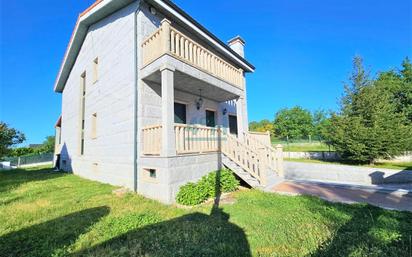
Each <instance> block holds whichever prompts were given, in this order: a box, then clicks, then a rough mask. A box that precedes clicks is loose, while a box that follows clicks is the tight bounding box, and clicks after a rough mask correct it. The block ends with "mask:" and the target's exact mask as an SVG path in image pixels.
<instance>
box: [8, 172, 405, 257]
mask: <svg viewBox="0 0 412 257" xmlns="http://www.w3.org/2000/svg"><path fill="white" fill-rule="evenodd" d="M212 177H213V176H212ZM210 179H211V178H210V177H208V178H205V180H210ZM114 189H116V187H113V186H110V185H107V184H102V183H98V182H93V181H89V180H86V179H82V178H80V177H78V176H75V175H72V174H67V173H60V172H55V171H52V170H51V169H49V168H47V167H43V168H37V169H15V170H11V171H0V256H30V257H35V256H42V257H46V256H68V255H70V256H394V257H395V256H411V252H412V213H410V212H398V211H391V210H384V209H380V208H377V207H373V206H370V205H365V204H354V205H345V204H337V203H329V202H326V201H323V200H321V199H319V198H315V197H308V196H295V197H294V196H284V195H278V194H273V193H264V192H260V191H257V190H249V189H243V190H237V191H235V192H232V193H229V198H230V199H231V200H232V201H230V202H228V201H224V200H223V199H222V200H221V201H220V203H219V204H218V205H216V202H213V201H206V202H205V203H204V204H201V205H196V206H194V207H185V208H179V207H177V206H168V205H163V204H161V203H159V202H156V201H153V200H149V199H146V198H144V197H142V196H139V195H137V194H134V193H126V194H123V195H116V194H114V193H113V190H114Z"/></svg>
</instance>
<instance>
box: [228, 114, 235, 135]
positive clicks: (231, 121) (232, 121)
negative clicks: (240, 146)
mask: <svg viewBox="0 0 412 257" xmlns="http://www.w3.org/2000/svg"><path fill="white" fill-rule="evenodd" d="M229 132H230V134H235V135H237V117H236V116H235V115H229Z"/></svg>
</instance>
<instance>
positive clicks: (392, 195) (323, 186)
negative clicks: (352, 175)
mask: <svg viewBox="0 0 412 257" xmlns="http://www.w3.org/2000/svg"><path fill="white" fill-rule="evenodd" d="M398 188H399V187H398ZM400 188H403V189H397V188H396V187H395V186H394V185H391V186H388V187H383V186H379V187H374V186H354V185H338V184H328V183H317V182H308V181H285V182H282V183H280V184H278V185H276V186H274V187H273V188H272V192H278V193H286V194H293V195H297V194H298V195H299V194H303V195H314V196H318V197H320V198H322V199H325V200H327V201H331V202H342V203H356V202H358V203H369V204H372V205H375V206H379V207H382V208H385V209H394V210H402V211H411V212H412V190H409V187H406V188H405V185H403V186H402V187H400Z"/></svg>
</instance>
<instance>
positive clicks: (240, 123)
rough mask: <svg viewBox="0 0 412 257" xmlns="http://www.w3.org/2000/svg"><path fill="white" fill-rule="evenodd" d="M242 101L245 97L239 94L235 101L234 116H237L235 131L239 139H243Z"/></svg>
mask: <svg viewBox="0 0 412 257" xmlns="http://www.w3.org/2000/svg"><path fill="white" fill-rule="evenodd" d="M244 102H245V98H244V97H243V96H240V97H239V98H238V99H237V101H236V118H237V133H238V135H237V136H238V138H239V140H241V141H243V132H245V128H244V118H245V117H244V108H243V107H244V105H245V104H244Z"/></svg>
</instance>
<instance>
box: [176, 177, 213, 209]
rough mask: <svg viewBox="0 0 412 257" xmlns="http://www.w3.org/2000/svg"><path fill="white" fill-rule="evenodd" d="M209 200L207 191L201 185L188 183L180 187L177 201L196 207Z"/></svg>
mask: <svg viewBox="0 0 412 257" xmlns="http://www.w3.org/2000/svg"><path fill="white" fill-rule="evenodd" d="M207 198H208V194H207V191H206V190H205V188H204V187H202V185H199V183H192V182H190V183H187V184H186V185H184V186H182V187H180V189H179V193H178V194H177V196H176V201H177V202H178V203H180V204H183V205H196V204H199V203H202V202H204V201H205V200H206V199H207Z"/></svg>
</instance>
